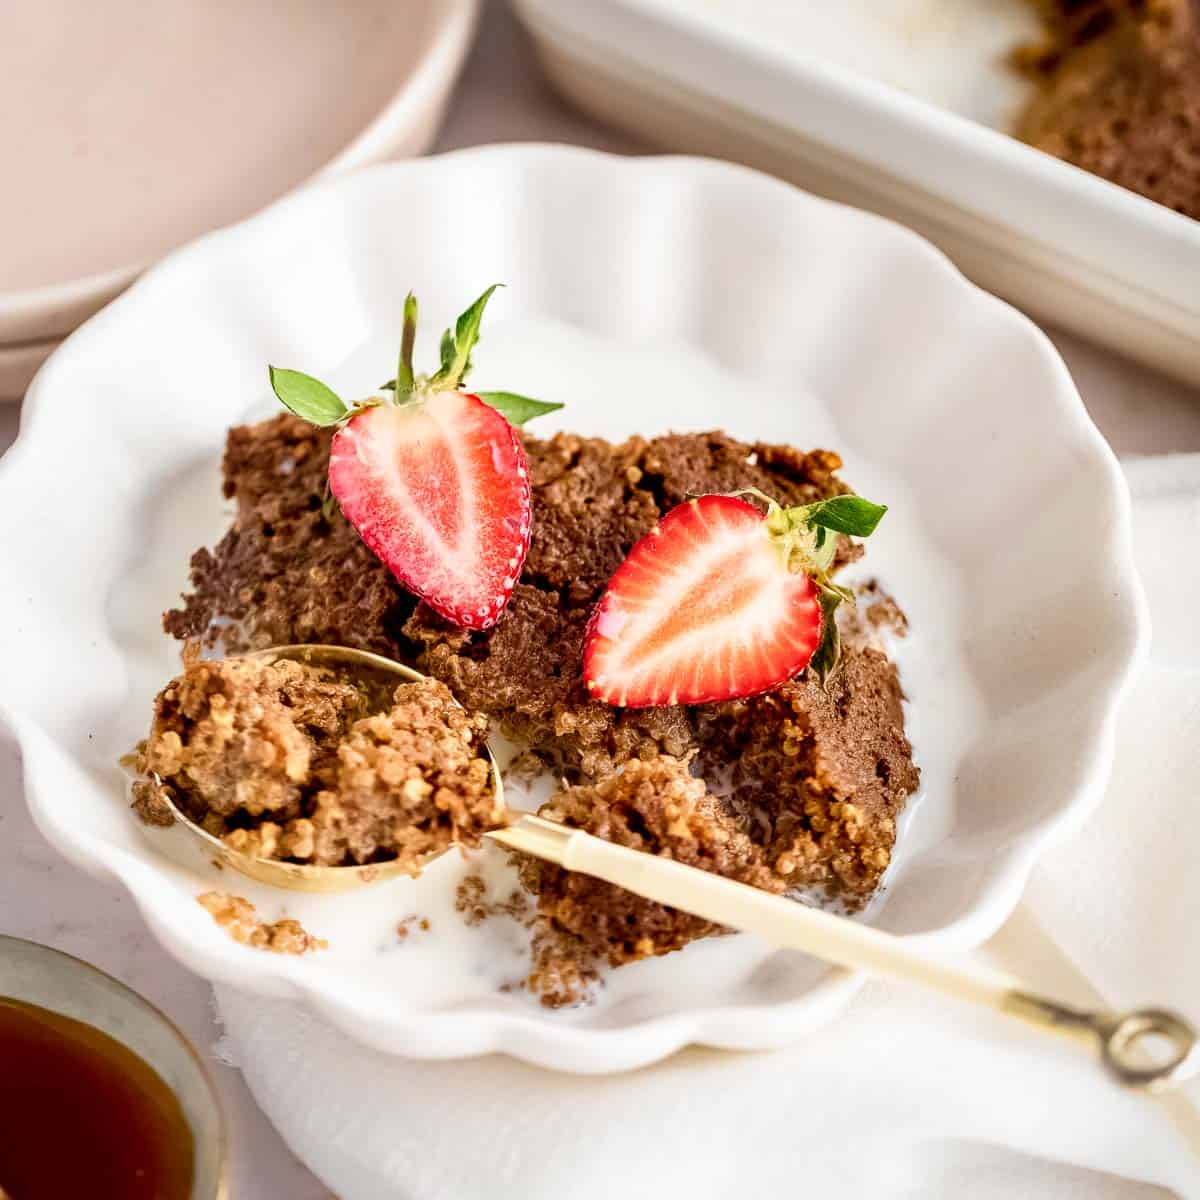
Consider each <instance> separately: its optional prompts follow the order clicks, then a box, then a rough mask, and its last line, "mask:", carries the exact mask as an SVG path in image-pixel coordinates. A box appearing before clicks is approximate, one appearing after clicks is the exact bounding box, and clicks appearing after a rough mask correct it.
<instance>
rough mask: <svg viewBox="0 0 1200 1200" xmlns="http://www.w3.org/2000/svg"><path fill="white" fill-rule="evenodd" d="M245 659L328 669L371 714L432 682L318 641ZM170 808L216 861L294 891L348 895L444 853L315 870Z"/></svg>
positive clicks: (500, 791) (413, 872)
mask: <svg viewBox="0 0 1200 1200" xmlns="http://www.w3.org/2000/svg"><path fill="white" fill-rule="evenodd" d="M245 657H246V658H255V659H259V660H263V661H266V662H278V661H279V660H281V659H290V660H291V661H292V662H298V663H303V664H304V665H305V666H312V667H325V668H327V669H329V670H331V671H334V672H336V673H337V674H338V675H339V676H340V677H341V678H343V679H345V680H347V681H348V682H351V683H354V684H356V685H358V686H359V687H361V688H362V689H363V690H364V691H365V692H366V694H367V697H368V700H369V702H370V703H371V705H372V711H382V710H383V709H385V708H386V707H387V706H388V705H389V703H390V701H391V696H392V692H393V691H394V690H395V687H396V684H397V683H398V682H399V683H417V682H420V681H421V680H423V679H425V678H427V676H425V675H422V674H421V673H420V672H419V671H414V670H413V669H412V668H411V667H406V666H404V665H403V664H402V663H398V662H395V661H393V660H392V659H390V658H384V657H383V655H381V654H371V653H370V652H369V651H367V650H353V649H351V648H350V647H348V646H326V645H319V644H316V643H311V644H304V645H296V646H272V647H271V648H270V649H268V650H256V651H254V652H253V653H251V654H247V655H245ZM487 753H488V759H489V761H490V762H491V764H492V787H493V789H494V792H495V805H494V807H495V809H496V811H497V812H504V811H505V806H504V783H503V780H502V779H501V778H500V768H499V766H498V765H497V763H496V759H495V756H494V755H493V754H492V750H491V747H490V746H489V747H487ZM168 804H170V808H171V812H172V813H173V815H174V817H175V819H176V820H177V821H178V822H179V823H180V825H182V826H183V827H184V828H185V829H186V830H187V831H188V833H190V834H191V835H192V836H193V837H195V838H196V839H198V840H199V841H200V843H201V844H202V845H203V846H204V848H205V850H206V851H207V852H208V854H209V855H210V856H211V857H212V858H213V859H214V860H215V861H216V862H219V863H221V864H222V865H224V866H228V867H230V868H232V869H233V870H234V871H237V872H238V873H239V874H241V875H245V876H247V877H248V878H250V879H253V880H256V881H257V882H258V883H265V884H269V885H270V886H272V887H280V888H288V889H289V890H291V891H293V892H318V893H326V894H328V893H333V892H346V891H350V890H351V889H352V888H357V887H362V886H364V885H365V884H368V883H378V882H380V881H381V880H384V879H395V878H397V877H399V876H402V875H408V876H412V877H416V876H417V875H419V874H420V873H421V871H422V870H423V869H424V868H425V867H426V866H428V865H429V863H430V862H432V861H433V860H434V859H436V858H439V857H441V855H442V854H444V853H445V850H438V851H434V852H433V853H431V854H429V855H426V856H425V857H424V858H423V859H421V860H420V861H419V862H417V863H411V862H405V861H401V860H399V859H394V860H391V861H384V862H378V863H364V864H363V865H361V866H353V867H324V866H313V865H312V864H309V863H293V862H284V861H281V860H279V859H272V858H257V857H255V856H253V855H250V854H244V853H242V852H241V851H240V850H235V849H234V848H233V847H232V846H230V845H228V844H227V843H225V842H224V841H222V840H221V839H220V838H218V837H214V836H213V835H212V834H211V833H209V832H208V831H207V830H205V829H201V828H200V826H199V825H197V824H196V823H195V822H194V821H193V820H192V819H191V818H190V817H188V816H187V815H186V814H185V813H184V812H183V811H182V810H181V809H180V808H178V807H177V806H176V805H175V804H174V803H172V802H171V801H170V800H168ZM447 849H449V847H447Z"/></svg>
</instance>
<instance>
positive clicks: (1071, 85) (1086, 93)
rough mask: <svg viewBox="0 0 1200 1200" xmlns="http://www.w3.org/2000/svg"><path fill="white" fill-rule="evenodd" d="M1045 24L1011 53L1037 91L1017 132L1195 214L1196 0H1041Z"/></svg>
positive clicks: (1198, 124) (1198, 214) (1199, 109)
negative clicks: (1033, 40) (1041, 34)
mask: <svg viewBox="0 0 1200 1200" xmlns="http://www.w3.org/2000/svg"><path fill="white" fill-rule="evenodd" d="M1039 7H1040V8H1041V9H1042V11H1043V15H1044V16H1045V19H1046V27H1047V33H1046V37H1045V39H1044V41H1043V42H1041V43H1039V44H1038V45H1036V46H1031V47H1022V48H1021V49H1020V50H1019V51H1018V52H1017V62H1018V66H1020V67H1021V68H1022V69H1023V70H1024V71H1026V73H1028V74H1029V75H1030V76H1031V77H1032V78H1033V80H1034V83H1035V86H1036V93H1035V95H1034V97H1033V98H1032V100H1031V101H1030V102H1029V104H1028V106H1027V107H1026V109H1025V111H1024V112H1023V114H1022V115H1021V117H1020V119H1019V121H1018V125H1017V130H1016V132H1017V135H1018V136H1019V137H1021V138H1022V139H1023V140H1025V141H1027V142H1029V143H1030V144H1032V145H1034V146H1037V147H1038V148H1039V149H1041V150H1045V151H1046V152H1047V153H1049V154H1053V155H1054V156H1055V157H1057V158H1061V159H1064V160H1065V161H1066V162H1069V163H1072V164H1073V165H1075V166H1077V167H1081V168H1083V170H1085V171H1090V172H1091V173H1092V174H1094V175H1099V176H1101V177H1102V178H1104V179H1107V180H1110V181H1111V182H1112V183H1116V184H1119V185H1120V186H1122V187H1125V188H1129V189H1130V190H1131V191H1135V192H1139V193H1140V194H1141V195H1143V196H1146V197H1148V198H1149V199H1151V200H1155V201H1157V202H1158V203H1159V204H1163V205H1166V206H1167V207H1168V208H1173V209H1175V211H1177V212H1180V213H1183V214H1184V215H1185V216H1189V217H1193V218H1200V5H1197V4H1195V3H1194V0H1040V3H1039Z"/></svg>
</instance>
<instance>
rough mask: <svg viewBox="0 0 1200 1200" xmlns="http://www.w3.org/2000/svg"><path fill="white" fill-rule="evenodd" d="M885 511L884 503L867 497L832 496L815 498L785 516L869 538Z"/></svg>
mask: <svg viewBox="0 0 1200 1200" xmlns="http://www.w3.org/2000/svg"><path fill="white" fill-rule="evenodd" d="M885 512H887V505H886V504H872V503H871V501H870V500H864V499H863V498H862V497H861V496H834V497H832V498H831V499H829V500H818V501H817V502H816V504H806V505H804V506H803V507H802V508H795V509H792V510H790V511H789V513H788V515H789V516H790V517H793V518H794V519H796V520H799V521H803V522H805V523H806V524H808V525H813V526H816V527H818V528H821V529H832V530H833V531H834V532H835V533H848V534H850V535H851V536H852V537H870V536H871V534H872V533H874V532H875V527H876V526H877V525H878V524H879V522H880V521H881V520H882V519H883V514H884V513H885Z"/></svg>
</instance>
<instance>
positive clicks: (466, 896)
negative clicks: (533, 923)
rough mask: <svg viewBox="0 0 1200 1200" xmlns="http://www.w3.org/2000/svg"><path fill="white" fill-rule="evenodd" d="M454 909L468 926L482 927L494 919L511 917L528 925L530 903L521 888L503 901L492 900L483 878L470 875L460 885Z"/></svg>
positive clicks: (514, 890) (516, 889)
mask: <svg viewBox="0 0 1200 1200" xmlns="http://www.w3.org/2000/svg"><path fill="white" fill-rule="evenodd" d="M454 907H455V909H456V910H457V911H458V913H459V914H460V915H461V916H462V919H463V921H464V922H465V923H466V924H467V925H482V924H483V922H484V921H487V920H489V919H490V918H492V917H510V918H511V919H512V920H514V921H517V922H518V923H519V924H526V923H527V921H528V918H529V910H530V902H529V897H528V896H527V895H526V894H525V892H523V891H521V889H520V888H515V889H513V891H511V892H510V893H509V894H508V895H507V896H505V897H503V898H502V899H499V900H492V899H490V898H489V896H488V888H487V884H486V883H485V882H484V879H483V876H481V875H468V876H466V877H465V878H464V879H463V880H462V882H461V883H459V885H458V890H457V892H456V894H455V900H454Z"/></svg>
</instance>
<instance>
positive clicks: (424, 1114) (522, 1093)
mask: <svg viewBox="0 0 1200 1200" xmlns="http://www.w3.org/2000/svg"><path fill="white" fill-rule="evenodd" d="M1127 467H1128V473H1129V477H1130V482H1131V485H1132V487H1133V491H1134V496H1135V521H1136V536H1137V543H1138V558H1139V563H1140V565H1141V569H1142V572H1143V577H1144V580H1145V583H1146V587H1147V591H1148V594H1149V598H1150V604H1151V610H1152V615H1153V620H1154V626H1155V633H1154V641H1153V647H1152V652H1151V662H1150V664H1149V666H1148V667H1147V669H1146V671H1145V673H1144V674H1143V676H1142V677H1141V679H1140V681H1139V683H1138V684H1137V685H1136V686H1135V688H1134V689H1133V691H1132V693H1131V694H1130V696H1129V698H1128V700H1127V703H1126V705H1125V708H1124V711H1123V714H1122V717H1121V721H1120V729H1119V734H1118V746H1117V758H1116V769H1115V773H1114V777H1113V783H1112V786H1111V788H1110V791H1109V795H1108V797H1107V799H1106V801H1105V803H1104V805H1103V806H1102V808H1101V809H1100V811H1099V812H1098V813H1097V815H1096V816H1095V817H1094V818H1093V820H1092V821H1091V823H1090V824H1089V826H1088V827H1087V828H1086V829H1085V830H1084V831H1083V833H1082V834H1081V835H1080V836H1078V837H1076V838H1074V839H1073V840H1071V841H1070V842H1069V843H1068V844H1065V845H1063V846H1062V847H1060V848H1059V849H1057V850H1056V851H1054V852H1053V853H1052V854H1051V855H1050V856H1048V858H1047V859H1046V860H1044V862H1043V863H1042V864H1041V865H1039V867H1038V869H1037V872H1036V874H1035V877H1034V878H1033V880H1032V882H1031V884H1030V887H1029V890H1028V893H1027V896H1026V899H1025V901H1024V902H1023V905H1022V907H1021V909H1019V910H1018V913H1017V915H1016V917H1015V918H1014V920H1013V921H1012V922H1010V924H1009V926H1008V927H1006V929H1005V931H1003V932H1002V934H1000V935H999V936H998V937H997V938H996V939H995V940H994V941H993V943H992V944H991V945H990V946H989V947H988V949H987V951H986V952H985V953H986V955H987V956H989V957H990V958H992V959H993V960H994V961H995V960H999V962H1000V963H1001V964H1002V965H1003V966H1004V967H1005V968H1006V969H1008V970H1010V971H1012V972H1014V973H1016V974H1021V975H1023V976H1024V977H1026V978H1028V979H1030V980H1034V981H1037V983H1038V984H1040V985H1041V986H1043V987H1045V988H1047V989H1051V988H1053V989H1055V990H1056V991H1057V992H1058V994H1060V995H1063V996H1064V998H1066V999H1068V1000H1070V999H1074V1000H1076V1001H1079V1002H1083V1003H1091V1002H1094V1001H1096V1000H1098V999H1102V1000H1103V1001H1104V1002H1106V1003H1108V1004H1110V1005H1113V1006H1115V1007H1127V1006H1132V1005H1135V1004H1144V1003H1146V1002H1148V1001H1152V1002H1156V1003H1162V1004H1170V1005H1173V1006H1177V1007H1179V1008H1181V1009H1183V1010H1184V1011H1185V1012H1190V1013H1191V1014H1192V1015H1193V1016H1200V953H1197V947H1198V945H1200V932H1198V930H1200V853H1198V848H1200V837H1198V835H1197V829H1198V828H1200V825H1198V818H1200V787H1198V786H1197V778H1198V777H1200V637H1198V636H1197V634H1196V632H1195V628H1194V625H1195V620H1194V615H1195V614H1196V613H1197V612H1198V611H1200V605H1198V603H1197V597H1198V596H1200V456H1187V457H1183V456H1180V457H1178V458H1166V459H1154V460H1140V461H1134V462H1131V463H1129V464H1127ZM217 999H218V1005H219V1009H220V1012H221V1014H222V1016H223V1018H224V1021H225V1025H226V1044H227V1046H228V1049H229V1051H230V1053H231V1054H232V1056H233V1057H234V1058H235V1060H236V1061H237V1062H238V1063H239V1064H240V1065H241V1066H242V1069H243V1070H244V1072H245V1074H246V1077H247V1080H248V1082H249V1084H250V1086H251V1088H252V1090H253V1091H254V1093H255V1095H256V1097H257V1098H258V1099H259V1101H260V1103H261V1104H262V1105H263V1107H264V1108H265V1110H266V1111H267V1113H268V1115H269V1116H270V1117H271V1118H272V1119H273V1120H274V1121H275V1123H276V1124H277V1125H278V1126H279V1128H280V1131H281V1132H282V1133H283V1135H284V1137H285V1138H286V1139H287V1140H288V1142H289V1143H290V1144H291V1146H292V1147H293V1149H294V1150H295V1151H296V1152H297V1153H298V1154H299V1156H300V1157H301V1158H302V1159H304V1160H305V1161H306V1162H307V1163H308V1164H309V1166H310V1167H311V1168H312V1169H313V1170H314V1171H315V1172H316V1173H317V1174H318V1175H319V1176H320V1177H321V1178H322V1179H323V1180H324V1181H325V1182H326V1183H327V1184H328V1185H329V1186H330V1187H331V1188H332V1189H333V1190H334V1191H335V1192H336V1193H337V1194H338V1195H339V1196H340V1197H342V1198H343V1200H383V1198H385V1197H387V1198H388V1200H395V1198H398V1197H399V1198H406V1200H446V1198H451V1197H453V1198H454V1200H474V1198H476V1197H488V1198H491V1200H503V1198H506V1197H510V1196H511V1197H521V1198H522V1200H542V1198H546V1200H550V1198H552V1197H553V1198H554V1200H561V1198H562V1197H563V1196H570V1197H571V1198H572V1200H592V1198H593V1197H596V1198H600V1197H621V1198H622V1200H634V1198H638V1197H655V1198H661V1197H671V1196H682V1195H688V1196H689V1197H695V1198H696V1200H710V1198H711V1200H717V1198H722V1200H723V1198H725V1197H733V1196H737V1197H747V1198H754V1197H759V1196H766V1195H769V1194H772V1193H777V1192H783V1191H784V1190H785V1189H786V1192H787V1194H792V1195H797V1194H799V1195H806V1196H815V1197H832V1196H843V1195H844V1196H860V1195H871V1196H872V1197H878V1198H888V1200H890V1198H893V1197H895V1198H915V1197H943V1196H944V1197H962V1196H967V1195H969V1196H971V1197H972V1198H973V1200H987V1198H989V1197H993V1196H995V1197H1000V1196H1004V1197H1006V1198H1007V1197H1013V1196H1019V1197H1022V1198H1037V1197H1042V1196H1045V1197H1051V1196H1053V1197H1056V1198H1061V1197H1073V1196H1078V1197H1088V1198H1089V1200H1097V1198H1099V1200H1104V1198H1107V1197H1113V1198H1116V1197H1149V1196H1165V1195H1170V1194H1172V1193H1173V1194H1175V1195H1178V1196H1182V1197H1192V1196H1195V1197H1200V1133H1198V1132H1197V1131H1198V1130H1200V1117H1197V1115H1196V1110H1195V1109H1194V1108H1193V1107H1192V1106H1191V1104H1190V1102H1189V1097H1188V1095H1177V1096H1176V1097H1174V1098H1173V1099H1172V1100H1171V1101H1169V1102H1163V1101H1157V1100H1152V1099H1149V1098H1146V1097H1144V1096H1141V1095H1138V1094H1133V1093H1129V1092H1124V1091H1122V1090H1120V1089H1119V1088H1117V1087H1115V1086H1113V1085H1111V1084H1109V1083H1108V1082H1107V1081H1106V1080H1105V1079H1104V1077H1103V1076H1102V1075H1100V1074H1099V1073H1098V1070H1097V1068H1096V1066H1095V1064H1094V1063H1093V1062H1092V1061H1091V1060H1090V1059H1089V1057H1088V1056H1087V1055H1086V1054H1083V1053H1080V1052H1079V1051H1078V1050H1077V1049H1075V1048H1073V1047H1071V1046H1060V1045H1059V1044H1058V1043H1057V1041H1055V1040H1052V1039H1049V1038H1045V1037H1042V1036H1039V1035H1036V1034H1032V1033H1030V1032H1027V1031H1025V1030H1024V1029H1022V1028H1020V1027H1015V1026H1012V1027H1010V1024H1009V1023H1007V1022H1005V1021H1004V1020H1003V1019H1001V1018H999V1017H996V1016H993V1015H992V1014H990V1013H987V1012H977V1011H974V1010H971V1009H966V1008H964V1007H961V1006H957V1005H954V1004H952V1003H951V1002H949V1001H943V1000H941V999H940V998H937V997H931V996H926V995H923V994H920V993H917V992H915V991H913V990H911V989H906V988H903V987H899V986H887V985H883V984H871V985H869V986H868V987H867V988H866V989H864V991H863V993H862V994H861V995H860V996H859V997H858V999H856V1001H855V1002H854V1003H853V1004H852V1005H851V1006H850V1008H849V1010H848V1011H847V1012H846V1013H845V1014H844V1015H843V1016H841V1017H839V1018H837V1019H836V1020H835V1021H834V1023H833V1024H832V1025H830V1026H829V1027H828V1028H827V1029H825V1030H823V1031H822V1032H821V1033H819V1034H817V1035H814V1036H812V1037H810V1038H808V1039H807V1040H805V1041H804V1042H803V1043H801V1044H800V1045H797V1046H795V1047H793V1048H791V1049H789V1050H784V1051H778V1052H775V1053H770V1054H725V1053H720V1052H715V1051H704V1050H689V1051H687V1052H685V1053H683V1054H680V1055H677V1056H676V1057H675V1058H673V1059H671V1060H670V1061H668V1062H666V1063H663V1064H660V1065H659V1066H656V1067H653V1068H649V1069H647V1070H643V1071H639V1072H635V1073H631V1074H627V1075H621V1076H616V1077H609V1078H600V1079H596V1078H575V1077H571V1076H564V1075H556V1074H551V1073H548V1072H544V1071H540V1070H537V1069H536V1068H532V1067H527V1066H523V1065H522V1064H519V1063H515V1062H512V1061H509V1060H507V1059H502V1058H490V1059H484V1060H476V1061H470V1062H457V1063H422V1062H409V1061H403V1060H394V1059H393V1060H387V1059H382V1058H380V1057H379V1056H378V1055H375V1054H372V1053H370V1052H369V1051H366V1050H363V1049H362V1048H360V1047H359V1046H357V1045H355V1044H354V1043H353V1042H351V1041H349V1040H348V1039H346V1038H345V1037H343V1036H342V1035H340V1034H338V1033H335V1032H334V1031H333V1030H331V1029H329V1028H328V1027H327V1026H324V1025H323V1024H321V1023H320V1022H319V1021H318V1020H317V1019H316V1018H314V1017H312V1016H311V1015H309V1014H307V1013H306V1012H304V1011H303V1010H301V1009H300V1008H298V1007H296V1006H294V1005H291V1004H287V1003H283V1002H264V1001H262V1000H261V999H257V998H250V997H246V996H243V995H240V994H239V993H237V992H235V991H233V990H230V989H227V988H220V989H218V995H217ZM1196 1098H1200V1090H1195V1089H1194V1088H1193V1090H1192V1091H1191V1092H1190V1099H1196Z"/></svg>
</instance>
